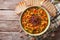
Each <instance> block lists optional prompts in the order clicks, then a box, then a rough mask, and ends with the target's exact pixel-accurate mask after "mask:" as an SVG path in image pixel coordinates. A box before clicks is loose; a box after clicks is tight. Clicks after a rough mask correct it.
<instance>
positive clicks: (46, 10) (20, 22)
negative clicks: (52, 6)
mask: <svg viewBox="0 0 60 40" xmlns="http://www.w3.org/2000/svg"><path fill="white" fill-rule="evenodd" d="M31 7H39V8H42V9H43V10H44V11H45V12H46V14H47V16H48V25H47V27H46V28H45V29H44V31H42V32H41V33H38V34H31V33H29V32H27V31H26V30H24V28H23V27H22V24H21V17H22V15H23V13H24V11H25V10H26V9H28V8H31ZM28 8H26V9H25V10H24V11H23V12H22V13H21V15H20V19H19V22H20V27H21V28H22V29H23V30H24V32H25V33H26V34H29V35H30V36H40V35H42V34H44V33H45V32H46V31H47V30H48V28H49V26H50V15H49V12H48V11H47V10H46V9H45V8H44V7H42V6H30V7H28Z"/></svg>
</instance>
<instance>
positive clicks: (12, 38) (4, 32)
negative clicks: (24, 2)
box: [0, 0, 60, 40]
mask: <svg viewBox="0 0 60 40" xmlns="http://www.w3.org/2000/svg"><path fill="white" fill-rule="evenodd" d="M20 1H21V0H0V40H25V39H26V38H27V37H26V36H24V35H25V33H24V32H22V33H20V32H19V30H20V29H21V28H20V25H19V16H18V15H16V13H15V11H14V8H15V6H16V5H17V4H18V2H20ZM59 33H60V32H57V33H56V34H58V35H56V36H55V37H54V39H55V38H56V39H55V40H60V38H59V37H60V34H59ZM21 36H24V38H20V37H21ZM57 38H58V39H57Z"/></svg>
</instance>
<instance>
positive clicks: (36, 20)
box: [19, 6, 50, 36]
mask: <svg viewBox="0 0 60 40" xmlns="http://www.w3.org/2000/svg"><path fill="white" fill-rule="evenodd" d="M19 21H20V26H21V28H22V29H23V30H24V31H25V33H27V34H29V35H31V36H39V35H42V34H44V33H45V32H46V31H47V30H48V28H49V25H50V16H49V13H48V11H47V10H46V9H45V8H43V7H40V6H32V7H28V8H27V9H25V10H24V11H23V13H22V14H21V16H20V20H19Z"/></svg>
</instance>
